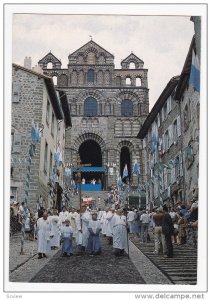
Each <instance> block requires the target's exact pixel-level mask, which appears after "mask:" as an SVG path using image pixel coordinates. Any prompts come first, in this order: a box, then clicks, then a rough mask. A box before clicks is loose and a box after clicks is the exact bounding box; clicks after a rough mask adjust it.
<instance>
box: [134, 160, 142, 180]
mask: <svg viewBox="0 0 211 300" xmlns="http://www.w3.org/2000/svg"><path fill="white" fill-rule="evenodd" d="M133 174H135V175H137V176H139V175H140V174H141V170H140V165H139V164H138V162H137V159H135V162H134V165H133Z"/></svg>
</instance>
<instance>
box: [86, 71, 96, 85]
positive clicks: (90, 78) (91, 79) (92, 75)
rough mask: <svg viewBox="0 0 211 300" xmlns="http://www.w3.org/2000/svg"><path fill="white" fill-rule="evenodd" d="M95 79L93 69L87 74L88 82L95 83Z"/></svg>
mask: <svg viewBox="0 0 211 300" xmlns="http://www.w3.org/2000/svg"><path fill="white" fill-rule="evenodd" d="M94 79H95V72H94V70H92V69H89V71H88V73H87V81H88V82H94Z"/></svg>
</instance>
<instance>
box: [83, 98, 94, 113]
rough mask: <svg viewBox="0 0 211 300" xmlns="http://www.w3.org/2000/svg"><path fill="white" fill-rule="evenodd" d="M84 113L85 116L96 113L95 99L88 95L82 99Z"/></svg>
mask: <svg viewBox="0 0 211 300" xmlns="http://www.w3.org/2000/svg"><path fill="white" fill-rule="evenodd" d="M84 115H85V116H88V117H90V116H96V115H97V101H96V100H95V99H94V98H92V97H89V98H87V99H86V100H85V101H84Z"/></svg>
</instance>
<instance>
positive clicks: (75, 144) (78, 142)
mask: <svg viewBox="0 0 211 300" xmlns="http://www.w3.org/2000/svg"><path fill="white" fill-rule="evenodd" d="M87 140H93V141H95V142H97V143H98V144H99V146H100V148H101V151H102V152H103V151H105V149H106V143H105V141H104V140H103V139H102V138H101V136H99V135H98V134H96V133H93V132H86V133H83V134H81V135H80V136H79V137H77V138H76V139H75V140H74V141H73V149H74V150H75V151H77V152H78V150H79V148H80V146H81V144H82V143H83V142H85V141H87Z"/></svg>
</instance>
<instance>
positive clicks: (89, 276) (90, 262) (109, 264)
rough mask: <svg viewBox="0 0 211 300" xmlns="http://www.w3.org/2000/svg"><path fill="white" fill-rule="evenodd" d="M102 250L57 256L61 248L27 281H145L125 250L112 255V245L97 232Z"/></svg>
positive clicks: (134, 282)
mask: <svg viewBox="0 0 211 300" xmlns="http://www.w3.org/2000/svg"><path fill="white" fill-rule="evenodd" d="M101 242H102V249H103V250H102V254H101V255H98V256H89V255H87V254H84V255H83V256H75V255H74V256H72V257H61V251H59V252H57V254H55V256H54V257H53V258H52V259H51V260H50V261H49V262H48V263H47V264H46V265H45V267H44V268H42V269H41V270H40V271H39V272H38V273H37V274H36V275H35V276H34V278H32V280H31V282H59V283H62V282H65V283H106V284H107V283H109V284H145V282H144V280H143V279H142V277H141V275H140V274H139V272H138V271H137V269H136V268H135V266H134V265H133V263H132V262H131V260H130V259H129V258H128V256H127V255H126V254H125V255H124V256H122V257H115V256H114V254H113V248H112V246H111V245H108V241H107V239H106V238H105V237H103V236H101Z"/></svg>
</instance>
